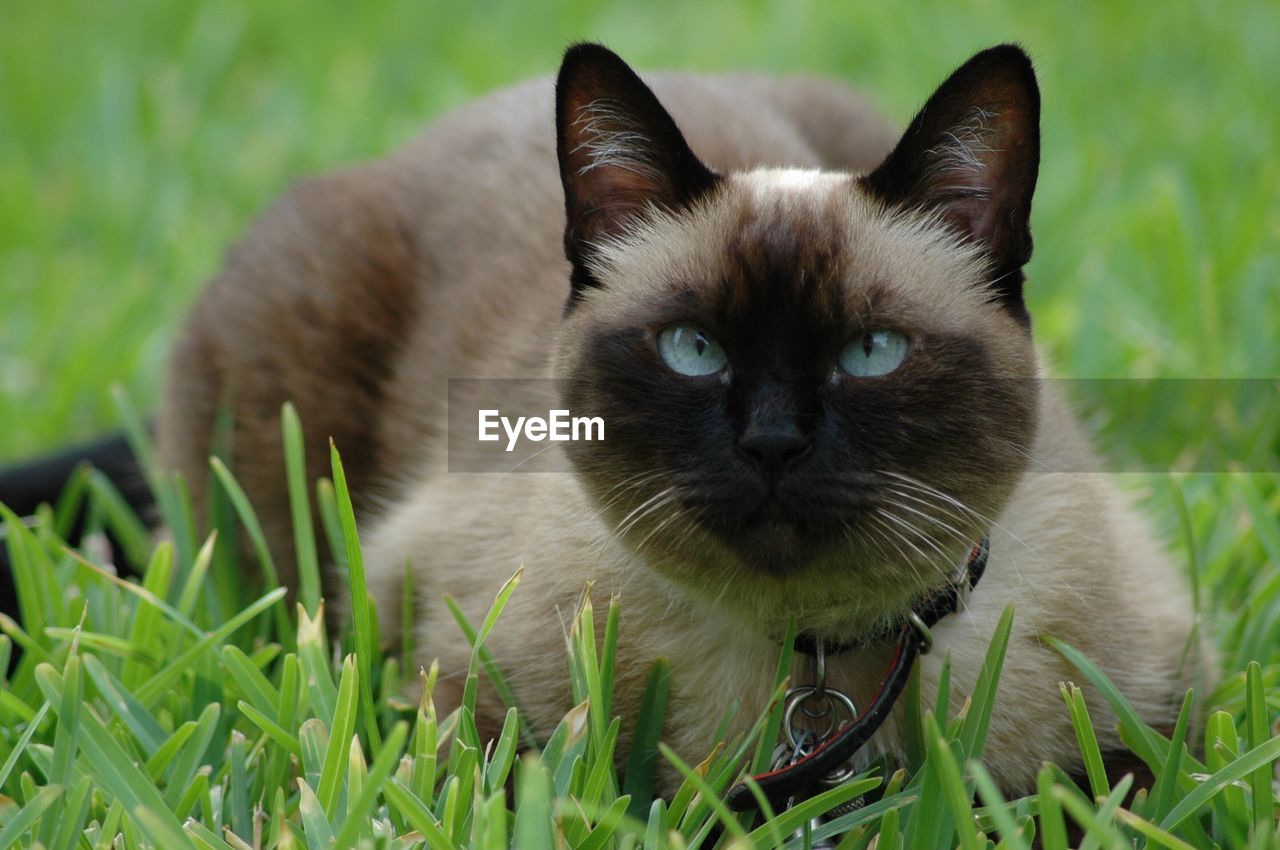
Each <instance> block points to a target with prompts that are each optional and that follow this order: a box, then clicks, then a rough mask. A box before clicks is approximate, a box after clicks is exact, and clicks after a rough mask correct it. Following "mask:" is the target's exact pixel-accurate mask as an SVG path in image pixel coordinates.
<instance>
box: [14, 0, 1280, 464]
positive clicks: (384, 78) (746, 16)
mask: <svg viewBox="0 0 1280 850" xmlns="http://www.w3.org/2000/svg"><path fill="white" fill-rule="evenodd" d="M963 6H964V8H962V5H961V4H954V3H949V2H941V0H932V1H931V2H922V3H912V4H884V3H838V2H814V0H799V2H796V0H787V2H727V1H726V0H711V2H702V3H698V4H687V3H678V2H668V0H663V2H654V3H643V4H642V3H632V4H628V5H598V4H592V3H586V2H580V0H569V2H564V0H562V1H561V2H555V3H538V4H533V3H524V2H515V0H497V2H474V3H443V2H430V3H421V2H407V0H393V2H386V3H377V4H354V3H344V4H338V3H330V2H324V3H315V2H301V0H273V2H270V3H251V2H237V3H210V4H197V3H191V4H188V3H173V2H160V1H159V0H137V2H131V3H122V2H116V0H106V2H89V1H88V0H56V1H55V2H52V3H47V4H35V3H21V2H20V3H10V4H6V5H5V9H4V11H3V14H2V16H0V305H2V306H0V459H8V458H14V457H17V456H22V455H26V454H29V453H32V452H36V451H38V450H41V449H45V448H48V447H51V446H54V445H56V444H59V443H62V442H65V441H67V440H69V439H73V438H80V437H85V436H89V435H91V434H93V433H95V432H98V431H100V430H104V429H107V428H111V427H115V426H116V424H117V419H116V414H115V412H114V410H113V409H112V407H111V402H110V399H109V396H108V392H107V389H108V386H109V385H110V384H111V383H112V382H117V381H118V382H122V383H123V384H124V385H125V387H126V388H127V389H128V391H129V393H130V395H131V396H132V398H133V399H134V400H135V401H136V402H137V403H138V404H139V405H141V406H144V407H145V406H150V405H151V403H152V402H153V401H154V399H155V398H156V395H157V392H158V387H159V383H160V380H161V375H162V372H163V365H164V359H165V354H166V350H167V348H168V347H169V345H170V341H171V338H172V335H173V333H174V332H175V330H176V328H177V323H178V321H179V320H180V318H181V316H182V314H183V311H184V309H185V308H186V306H187V305H188V304H189V303H190V302H191V300H192V298H193V297H194V294H195V293H196V291H197V290H198V289H199V287H200V286H201V284H202V283H203V281H204V280H205V279H206V278H208V277H209V276H210V275H211V274H212V273H213V272H214V271H215V269H216V267H217V265H218V262H219V258H220V256H221V254H222V252H223V251H224V249H225V248H226V247H227V246H228V244H229V243H230V242H231V241H232V240H233V239H235V237H236V236H237V234H239V233H240V232H242V231H243V230H244V228H245V227H246V225H247V224H248V223H249V221H250V220H251V219H252V217H253V216H254V214H255V213H256V211H258V210H260V209H261V208H262V207H263V206H264V205H265V204H266V203H268V202H269V201H270V199H271V198H272V197H273V196H275V195H276V194H277V193H279V192H280V190H281V189H282V188H283V187H284V186H285V185H286V184H287V183H288V182H289V181H290V180H292V179H294V178H295V177H296V176H298V175H301V174H305V173H308V172H314V171H317V170H322V169H326V168H332V167H336V166H340V165H342V164H344V163H349V162H352V161H355V160H359V159H362V158H367V157H374V156H378V155H379V154H381V153H383V152H385V151H387V150H388V149H390V148H392V147H394V146H395V145H397V144H399V143H400V142H402V141H404V140H405V139H407V138H408V137H409V136H411V135H412V134H413V133H414V132H415V130H416V129H417V128H418V127H419V126H420V125H421V124H422V122H423V121H424V120H426V119H429V118H430V117H431V116H433V115H436V114H438V113H440V112H441V111H443V110H445V109H447V108H449V107H451V106H453V105H455V104H458V103H460V102H462V101H465V100H467V99H469V98H471V97H474V96H475V95H477V94H480V93H482V92H484V91H487V90H489V89H492V88H494V87H497V86H500V85H503V84H505V83H509V82H512V81H515V80H518V79H521V78H523V77H526V76H530V75H535V74H546V73H550V72H552V71H553V70H554V69H555V67H556V65H557V62H558V59H559V54H560V52H561V51H562V50H563V48H564V47H565V45H566V44H567V43H569V42H570V41H572V40H575V39H583V38H590V39H598V40H603V41H604V42H606V43H607V44H609V45H610V46H612V47H614V48H615V49H617V50H619V51H620V52H621V53H622V54H623V55H624V56H625V57H627V58H628V59H629V60H631V61H632V62H634V63H635V64H637V65H639V66H641V67H650V68H652V67H660V66H661V67H683V68H692V69H706V70H712V69H728V68H751V69H762V70H775V71H780V72H787V71H811V72H818V73H823V74H829V75H833V76H836V77H840V78H843V79H845V80H848V81H849V82H850V83H851V84H854V85H856V86H859V87H861V88H864V89H866V90H867V91H869V92H871V93H873V95H874V96H875V97H876V99H877V100H878V102H879V103H880V104H881V105H882V106H883V108H884V110H885V111H886V112H887V113H888V114H889V115H890V116H892V117H893V118H894V119H896V120H898V121H900V122H902V121H905V120H906V119H907V118H909V116H910V114H911V113H912V111H913V110H914V109H915V108H916V107H917V106H918V105H919V103H920V102H921V101H922V99H923V98H924V97H925V96H926V95H927V94H928V93H929V92H930V91H931V90H932V88H933V86H935V85H936V84H937V83H938V82H939V81H940V80H941V79H942V77H943V76H944V75H945V74H946V73H947V72H948V71H949V70H950V69H951V68H953V67H954V66H955V65H957V64H958V63H959V62H961V61H963V60H964V59H965V58H966V57H967V56H968V55H969V54H971V53H972V52H974V51H976V50H978V49H980V48H982V47H984V46H987V45H990V44H993V43H996V42H1000V41H1005V40H1016V41H1019V42H1021V43H1023V44H1024V45H1025V46H1026V47H1027V48H1028V49H1029V50H1030V52H1031V53H1032V54H1033V56H1034V57H1035V60H1036V62H1037V66H1038V70H1039V73H1040V78H1041V84H1042V87H1043V92H1044V165H1043V168H1042V171H1041V176H1040V184H1039V186H1040V188H1039V192H1038V196H1037V200H1036V207H1035V217H1034V218H1035V221H1034V226H1035V233H1036V238H1037V250H1036V256H1035V259H1034V261H1033V263H1032V266H1031V269H1030V273H1029V276H1030V281H1031V283H1030V288H1029V298H1030V302H1031V305H1032V312H1033V315H1034V316H1035V317H1036V329H1037V334H1038V338H1039V341H1040V344H1041V345H1042V346H1044V347H1045V348H1046V350H1047V351H1048V352H1050V353H1051V355H1052V358H1053V361H1054V363H1055V364H1056V369H1057V372H1058V373H1059V374H1062V375H1067V376H1073V377H1077V376H1109V377H1119V376H1147V377H1201V376H1274V375H1277V374H1280V369H1278V368H1277V367H1278V366H1280V349H1278V347H1277V345H1276V342H1277V340H1280V297H1277V296H1278V294H1280V250H1278V249H1277V245H1280V239H1277V237H1278V236H1280V204H1278V203H1277V201H1276V197H1277V188H1278V187H1280V160H1278V159H1277V157H1276V156H1275V151H1276V150H1278V149H1280V110H1277V109H1276V108H1275V85H1276V81H1278V80H1280V50H1277V49H1276V47H1275V45H1276V41H1275V40H1276V37H1277V35H1278V34H1280V4H1277V3H1275V2H1272V1H1271V0H1256V2H1238V3H1233V4H1230V5H1229V6H1224V5H1222V4H1215V3H1210V2H1180V3H1162V2H1132V3H1124V4H1116V3H1102V2H1095V3H1080V4H1070V5H1069V6H1067V5H1062V4H1027V3H1020V2H1013V1H1012V0H1011V1H1010V2H995V0H982V2H976V3H968V4H963ZM548 132H550V128H548ZM1117 403H1118V404H1121V405H1123V396H1121V397H1120V399H1119V401H1118V402H1117ZM1112 413H1113V415H1115V416H1121V417H1122V416H1123V415H1124V410H1123V409H1118V410H1113V411H1112Z"/></svg>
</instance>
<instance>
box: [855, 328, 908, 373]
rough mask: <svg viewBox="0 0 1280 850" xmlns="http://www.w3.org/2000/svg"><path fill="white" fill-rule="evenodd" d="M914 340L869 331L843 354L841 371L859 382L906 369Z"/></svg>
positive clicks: (887, 333) (893, 334) (895, 334)
mask: <svg viewBox="0 0 1280 850" xmlns="http://www.w3.org/2000/svg"><path fill="white" fill-rule="evenodd" d="M910 350H911V340H909V339H907V337H906V336H905V335H904V334H900V333H898V332H897V331H867V332H866V333H864V334H860V335H859V336H856V337H854V339H853V341H852V342H850V343H849V344H848V345H846V346H845V347H844V351H841V352H840V368H841V369H843V370H844V371H845V372H846V373H847V374H850V375H853V376H854V377H855V378H874V377H877V376H879V375H887V374H889V373H890V372H892V371H893V370H894V369H897V368H898V367H899V366H901V365H902V361H903V360H906V359H907V352H909V351H910Z"/></svg>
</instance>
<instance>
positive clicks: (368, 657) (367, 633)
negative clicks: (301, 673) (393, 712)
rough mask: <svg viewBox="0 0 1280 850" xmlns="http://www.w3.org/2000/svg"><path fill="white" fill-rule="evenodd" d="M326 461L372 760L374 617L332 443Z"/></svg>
mask: <svg viewBox="0 0 1280 850" xmlns="http://www.w3.org/2000/svg"><path fill="white" fill-rule="evenodd" d="M329 460H330V463H331V464H332V467H333V491H334V495H335V496H336V497H337V500H338V519H339V522H340V523H341V526H342V539H343V542H344V543H345V545H346V553H347V585H348V587H349V588H350V589H351V620H352V625H353V628H354V630H355V646H356V664H357V665H358V666H359V668H360V708H361V713H362V714H363V716H364V724H365V733H366V734H367V735H368V736H369V744H370V746H371V748H372V749H373V752H374V754H375V756H376V755H377V753H378V751H379V750H381V749H382V735H381V734H380V733H379V732H378V723H377V717H378V715H377V714H376V713H375V712H374V710H373V661H374V656H373V647H374V643H375V640H374V631H373V616H372V614H371V613H370V610H369V608H370V605H369V588H368V585H367V584H366V582H365V575H364V556H363V555H362V554H361V552H360V536H359V532H358V531H357V529H356V514H355V506H354V505H353V504H352V503H351V493H350V492H349V491H348V489H347V475H346V472H345V471H344V470H343V468H342V457H341V456H340V455H339V454H338V447H337V446H336V445H334V442H333V440H332V439H330V440H329Z"/></svg>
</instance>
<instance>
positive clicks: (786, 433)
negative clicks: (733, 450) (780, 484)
mask: <svg viewBox="0 0 1280 850" xmlns="http://www.w3.org/2000/svg"><path fill="white" fill-rule="evenodd" d="M809 443H810V441H809V438H808V436H806V435H805V434H804V433H802V432H801V431H800V429H799V428H797V427H795V426H794V425H787V426H785V427H774V428H768V429H751V430H748V431H747V432H746V433H745V434H743V435H742V436H741V437H739V438H738V448H740V449H742V451H743V453H744V454H745V455H746V456H747V457H749V458H751V460H753V461H754V462H755V463H756V464H758V465H759V466H760V467H761V468H762V469H764V470H765V471H766V472H768V473H770V474H775V473H777V472H780V471H781V470H782V469H783V468H785V467H786V466H787V465H788V464H790V463H791V462H792V461H794V460H796V459H797V458H799V457H800V456H802V455H803V454H805V452H807V451H809Z"/></svg>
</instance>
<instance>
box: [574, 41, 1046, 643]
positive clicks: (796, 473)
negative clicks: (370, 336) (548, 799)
mask: <svg viewBox="0 0 1280 850" xmlns="http://www.w3.org/2000/svg"><path fill="white" fill-rule="evenodd" d="M556 101H557V103H556V119H557V124H558V133H559V138H558V151H559V159H560V170H561V177H562V180H563V183H564V189H565V201H566V210H567V227H566V231H565V249H566V253H567V255H568V258H569V260H570V262H571V263H572V268H573V275H572V280H571V294H570V298H569V303H568V307H567V315H566V319H565V325H564V328H563V331H562V333H561V337H560V341H559V344H558V348H557V369H558V374H559V375H560V376H561V377H562V378H564V379H565V394H566V398H565V401H566V403H567V406H569V407H570V408H571V409H575V410H589V411H590V412H591V413H592V414H593V415H603V417H604V419H605V422H606V429H607V430H606V440H605V442H604V443H603V444H589V443H582V444H570V449H569V451H570V456H571V458H572V460H573V462H574V464H575V467H576V469H577V471H578V474H579V475H580V477H581V479H582V480H583V481H584V482H585V484H586V486H587V488H588V489H589V491H590V492H591V494H592V496H593V497H594V498H595V499H596V500H597V501H598V503H599V507H600V509H601V510H602V513H603V515H604V516H605V517H607V518H608V520H609V522H610V524H611V525H612V526H614V527H616V528H617V530H618V531H617V533H618V535H619V537H620V538H621V539H622V540H624V541H625V542H626V543H627V545H629V546H631V547H632V548H633V549H635V550H637V551H639V552H640V553H641V554H642V555H643V556H644V557H645V559H646V560H647V561H648V563H650V564H651V565H653V567H654V568H655V569H657V570H659V571H660V572H662V573H664V574H666V575H668V576H669V577H671V578H673V579H675V580H676V581H677V582H679V583H681V584H683V585H685V586H687V587H692V588H695V589H696V590H698V591H701V592H702V593H704V594H707V595H711V596H715V597H717V598H721V599H724V600H725V601H726V602H728V603H729V604H731V605H733V606H735V607H736V608H738V609H741V610H743V611H744V612H745V613H746V614H747V616H752V617H756V618H757V619H762V620H766V621H776V620H777V619H778V617H779V616H781V615H784V614H787V613H790V614H795V615H797V616H799V617H800V618H801V619H802V626H803V627H806V628H813V629H821V630H825V631H839V630H840V629H841V628H842V627H843V626H844V625H845V624H848V625H849V626H850V627H851V628H857V627H858V626H857V625H856V621H858V620H866V619H868V618H875V616H876V614H877V612H879V613H880V614H882V615H888V614H893V613H895V612H896V610H898V609H899V607H900V606H902V605H905V604H906V603H907V600H909V599H911V598H912V597H914V596H915V595H917V594H918V593H920V592H921V591H922V590H924V589H926V588H928V587H931V586H934V585H936V584H938V583H940V582H941V580H942V579H943V577H944V576H945V575H946V574H947V573H949V572H950V571H951V570H952V569H953V568H954V566H955V564H956V563H958V562H959V561H961V560H962V559H963V554H964V552H966V551H967V550H968V549H969V548H970V547H971V546H972V545H973V544H974V543H975V542H976V541H977V540H979V539H980V538H981V537H982V536H983V535H984V534H985V533H987V531H988V530H989V528H990V523H991V520H992V518H993V517H994V516H995V515H996V514H998V512H999V511H1000V510H1001V508H1002V506H1003V505H1004V503H1005V502H1006V500H1007V499H1008V497H1009V494H1010V493H1011V491H1012V488H1013V486H1014V485H1015V483H1016V481H1017V480H1018V478H1019V477H1020V475H1021V474H1022V472H1023V469H1024V466H1025V463H1026V458H1027V456H1028V451H1029V449H1030V446H1031V441H1032V439H1033V436H1034V432H1035V427H1036V409H1037V404H1036V394H1035V382H1034V381H1033V380H1030V379H1031V378H1032V377H1033V376H1034V375H1035V374H1036V372H1037V365H1036V360H1035V353H1034V350H1033V347H1032V344H1031V338H1030V322H1029V318H1028V316H1027V313H1026V308H1025V305H1024V302H1023V297H1022V284H1023V275H1022V267H1023V265H1024V264H1025V263H1026V262H1027V260H1028V259H1029V257H1030V254H1031V236H1030V231H1029V226H1028V217H1029V215H1030V211H1031V199H1032V193H1033V191H1034V188H1035V182H1036V174H1037V169H1038V166H1039V109H1040V105H1039V93H1038V89H1037V86H1036V81H1035V76H1034V73H1033V72H1032V69H1031V64H1030V61H1029V60H1028V59H1027V57H1026V55H1025V54H1024V53H1023V52H1022V51H1021V50H1020V49H1018V48H1016V47H1010V46H1004V47H996V48H993V49H991V50H987V51H984V52H982V53H980V54H978V55H977V56H975V57H974V58H973V59H971V60H969V61H968V62H967V63H965V64H964V65H963V66H962V67H961V68H960V69H959V70H957V71H956V72H955V73H954V74H952V76H951V77H950V78H949V79H948V80H947V81H946V82H945V83H943V85H942V86H941V87H940V88H939V89H938V90H937V92H936V93H934V95H933V96H932V97H931V98H930V99H929V100H928V102H927V103H926V104H925V106H924V108H923V109H922V110H921V111H920V114H919V115H918V116H916V118H915V120H914V121H912V123H911V125H910V127H909V128H908V129H907V131H906V133H905V134H904V135H903V137H902V139H901V141H900V142H899V143H898V144H897V146H896V147H895V148H894V149H893V151H892V153H890V154H889V155H888V157H887V158H886V159H885V160H884V162H883V163H882V164H881V165H880V166H879V167H878V168H876V169H874V170H873V171H872V172H870V173H869V174H866V175H857V174H848V173H838V172H826V171H807V170H759V171H748V172H740V173H727V174H720V173H717V172H715V171H713V170H712V169H711V168H709V167H708V166H706V165H704V164H703V163H702V162H701V161H700V160H699V159H698V157H697V156H696V155H695V153H694V152H693V151H692V150H690V148H689V146H688V145H687V143H686V142H685V139H684V138H683V136H682V134H681V132H680V130H679V128H678V127H677V126H676V123H675V121H674V120H673V119H672V118H671V116H670V115H669V114H668V113H667V111H666V110H665V109H664V108H663V106H662V105H661V104H660V103H659V101H658V100H657V98H656V97H655V96H654V94H653V93H652V91H650V89H649V88H648V87H647V86H646V85H645V84H644V83H643V82H642V81H641V80H640V78H639V77H638V76H637V75H636V74H635V73H634V72H633V71H632V70H631V69H630V68H629V67H628V66H627V65H626V64H625V63H624V62H623V61H622V60H621V59H619V58H618V57H617V56H616V55H614V54H613V53H611V52H609V51H608V50H606V49H604V48H602V47H599V46H595V45H580V46H577V47H574V48H572V49H571V50H570V51H569V52H568V54H567V55H566V57H565V61H564V65H563V66H562V68H561V72H560V76H559V80H558V82H557V87H556ZM890 609H892V610H890ZM771 625H772V623H771ZM863 625H865V623H864V624H863Z"/></svg>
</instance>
